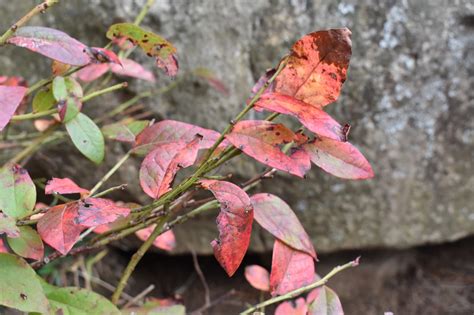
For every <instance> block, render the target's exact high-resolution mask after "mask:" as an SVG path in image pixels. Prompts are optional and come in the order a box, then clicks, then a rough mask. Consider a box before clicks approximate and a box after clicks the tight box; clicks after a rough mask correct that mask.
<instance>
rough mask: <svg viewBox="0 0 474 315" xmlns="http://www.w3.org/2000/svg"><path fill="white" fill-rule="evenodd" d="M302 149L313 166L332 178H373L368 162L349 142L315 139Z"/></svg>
mask: <svg viewBox="0 0 474 315" xmlns="http://www.w3.org/2000/svg"><path fill="white" fill-rule="evenodd" d="M303 148H304V150H305V151H306V152H308V154H309V156H310V157H311V161H312V162H313V163H314V164H316V165H317V166H319V167H321V168H322V169H323V170H325V171H326V172H328V173H330V174H332V175H334V176H337V177H342V178H347V179H366V178H371V177H373V176H374V172H373V170H372V167H371V166H370V164H369V162H368V161H367V160H366V159H365V157H364V156H363V155H362V153H360V152H359V150H357V148H356V147H354V146H353V145H352V144H350V143H349V142H339V141H335V140H332V139H328V138H316V139H314V141H313V142H311V143H308V144H305V145H304V146H303Z"/></svg>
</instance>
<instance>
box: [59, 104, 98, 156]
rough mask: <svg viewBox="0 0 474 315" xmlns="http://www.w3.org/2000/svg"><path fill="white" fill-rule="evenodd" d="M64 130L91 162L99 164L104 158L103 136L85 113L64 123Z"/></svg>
mask: <svg viewBox="0 0 474 315" xmlns="http://www.w3.org/2000/svg"><path fill="white" fill-rule="evenodd" d="M66 130H67V132H68V133H69V136H70V137H71V140H72V142H73V143H74V145H75V146H76V148H77V149H78V150H79V151H80V152H81V153H82V154H84V155H85V156H86V157H87V158H88V159H90V160H91V161H92V162H94V163H96V164H99V163H101V162H102V160H103V159H104V152H105V148H104V137H103V136H102V133H101V132H100V129H99V127H97V125H96V124H95V123H94V122H93V121H92V120H91V119H90V118H89V117H87V116H86V115H84V114H82V113H78V114H77V116H76V117H75V118H74V119H72V120H71V121H69V122H68V123H66Z"/></svg>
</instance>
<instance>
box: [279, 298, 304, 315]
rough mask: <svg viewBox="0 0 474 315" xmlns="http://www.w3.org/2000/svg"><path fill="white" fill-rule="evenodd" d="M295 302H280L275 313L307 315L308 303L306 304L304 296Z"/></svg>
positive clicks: (280, 314)
mask: <svg viewBox="0 0 474 315" xmlns="http://www.w3.org/2000/svg"><path fill="white" fill-rule="evenodd" d="M294 303H295V305H294V306H293V304H292V303H291V302H290V301H286V302H283V303H281V304H279V305H278V307H277V308H276V310H275V315H307V312H308V305H306V302H305V300H304V298H299V299H297V300H296V301H294Z"/></svg>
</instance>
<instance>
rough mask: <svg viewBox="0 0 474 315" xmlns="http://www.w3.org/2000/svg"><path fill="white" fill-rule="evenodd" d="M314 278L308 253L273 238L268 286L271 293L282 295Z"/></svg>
mask: <svg viewBox="0 0 474 315" xmlns="http://www.w3.org/2000/svg"><path fill="white" fill-rule="evenodd" d="M315 278H316V273H315V270H314V260H313V257H311V256H310V255H308V254H306V253H304V252H300V251H298V250H295V249H293V248H291V247H289V246H287V245H285V243H283V242H281V241H279V240H278V239H276V240H275V245H274V246H273V258H272V272H271V274H270V288H271V291H272V295H282V294H285V293H288V292H290V291H293V290H296V289H298V288H301V287H303V286H305V285H308V284H310V283H312V282H313V281H314V280H315Z"/></svg>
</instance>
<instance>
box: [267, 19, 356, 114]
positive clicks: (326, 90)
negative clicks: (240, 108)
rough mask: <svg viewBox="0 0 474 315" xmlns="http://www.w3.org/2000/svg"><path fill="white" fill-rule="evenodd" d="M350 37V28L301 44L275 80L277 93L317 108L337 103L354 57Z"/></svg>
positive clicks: (309, 37) (312, 36)
mask: <svg viewBox="0 0 474 315" xmlns="http://www.w3.org/2000/svg"><path fill="white" fill-rule="evenodd" d="M350 35H351V31H349V30H348V29H347V28H344V29H331V30H327V31H319V32H314V33H311V34H308V35H306V36H304V37H302V38H301V39H300V40H298V41H297V42H296V43H295V44H294V45H293V47H292V48H291V55H290V57H289V59H288V63H287V64H286V66H285V68H284V69H283V70H282V71H281V72H280V74H279V75H278V77H277V78H276V80H275V92H278V93H281V94H285V95H289V96H293V97H295V98H296V99H298V100H301V101H303V102H305V103H308V104H311V105H313V106H316V107H318V108H321V107H323V106H326V105H328V104H330V103H332V102H334V101H335V100H336V99H337V98H338V97H339V93H340V90H341V87H342V84H343V83H344V81H345V80H346V72H347V68H348V67H349V60H350V57H351V39H350Z"/></svg>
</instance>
